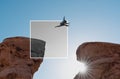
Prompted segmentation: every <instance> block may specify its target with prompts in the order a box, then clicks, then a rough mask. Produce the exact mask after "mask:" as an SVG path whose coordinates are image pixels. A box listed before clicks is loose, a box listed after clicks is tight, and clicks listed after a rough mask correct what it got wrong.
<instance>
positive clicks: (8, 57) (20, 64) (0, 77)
mask: <svg viewBox="0 0 120 79" xmlns="http://www.w3.org/2000/svg"><path fill="white" fill-rule="evenodd" d="M42 61H43V60H42V59H30V40H29V38H26V37H11V38H7V39H5V40H4V41H3V42H2V43H0V79H32V77H33V74H34V73H35V72H36V71H37V70H38V67H39V66H40V64H41V63H42Z"/></svg>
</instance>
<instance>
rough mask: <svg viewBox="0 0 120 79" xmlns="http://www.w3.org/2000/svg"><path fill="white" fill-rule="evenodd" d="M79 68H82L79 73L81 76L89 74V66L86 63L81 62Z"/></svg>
mask: <svg viewBox="0 0 120 79" xmlns="http://www.w3.org/2000/svg"><path fill="white" fill-rule="evenodd" d="M79 67H80V69H79V72H80V73H81V74H85V73H86V72H87V68H88V67H87V64H86V63H85V62H82V61H80V62H79Z"/></svg>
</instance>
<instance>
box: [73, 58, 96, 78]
mask: <svg viewBox="0 0 120 79" xmlns="http://www.w3.org/2000/svg"><path fill="white" fill-rule="evenodd" d="M78 61H79V73H78V75H77V78H75V79H95V78H94V76H93V74H92V70H93V67H92V62H91V60H89V58H88V57H85V58H80V59H78Z"/></svg>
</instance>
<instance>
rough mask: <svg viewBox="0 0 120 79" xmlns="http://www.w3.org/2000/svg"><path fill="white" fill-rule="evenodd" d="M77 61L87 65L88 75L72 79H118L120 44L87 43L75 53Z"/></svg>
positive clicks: (119, 77) (119, 71)
mask: <svg viewBox="0 0 120 79" xmlns="http://www.w3.org/2000/svg"><path fill="white" fill-rule="evenodd" d="M76 54H77V60H78V61H81V60H82V61H85V62H87V64H88V73H86V74H83V75H81V74H80V73H78V74H77V75H76V76H75V78H74V79H120V44H113V43H105V42H87V43H83V44H82V45H80V46H79V47H78V49H77V51H76Z"/></svg>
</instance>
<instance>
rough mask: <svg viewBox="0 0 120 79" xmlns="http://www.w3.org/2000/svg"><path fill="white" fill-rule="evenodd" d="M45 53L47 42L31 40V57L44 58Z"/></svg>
mask: <svg viewBox="0 0 120 79" xmlns="http://www.w3.org/2000/svg"><path fill="white" fill-rule="evenodd" d="M44 51H45V41H43V40H39V39H35V38H32V39H31V57H43V56H44Z"/></svg>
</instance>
